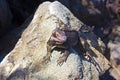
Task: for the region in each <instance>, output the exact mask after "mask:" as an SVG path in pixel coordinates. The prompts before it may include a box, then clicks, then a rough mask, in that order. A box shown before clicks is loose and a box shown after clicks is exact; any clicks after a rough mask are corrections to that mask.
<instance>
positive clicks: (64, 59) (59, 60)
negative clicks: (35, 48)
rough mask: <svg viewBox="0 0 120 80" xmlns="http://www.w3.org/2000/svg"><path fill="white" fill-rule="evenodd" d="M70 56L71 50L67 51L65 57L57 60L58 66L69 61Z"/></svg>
mask: <svg viewBox="0 0 120 80" xmlns="http://www.w3.org/2000/svg"><path fill="white" fill-rule="evenodd" d="M69 54H70V52H69V50H65V52H64V53H63V55H62V56H60V57H59V59H58V60H57V64H58V65H62V64H63V63H64V62H65V61H66V60H67V58H68V56H69Z"/></svg>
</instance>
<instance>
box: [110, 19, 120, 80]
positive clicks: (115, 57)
mask: <svg viewBox="0 0 120 80" xmlns="http://www.w3.org/2000/svg"><path fill="white" fill-rule="evenodd" d="M119 23H120V22H118V21H117V22H114V24H113V25H112V32H111V34H110V35H109V38H110V41H109V43H108V47H109V49H110V55H111V56H110V61H111V63H112V64H113V65H115V66H116V67H117V68H118V70H119V71H120V24H119ZM111 75H113V76H114V77H115V78H116V79H117V80H119V79H120V76H119V75H116V73H115V72H114V70H111Z"/></svg>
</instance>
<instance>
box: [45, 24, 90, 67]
mask: <svg viewBox="0 0 120 80" xmlns="http://www.w3.org/2000/svg"><path fill="white" fill-rule="evenodd" d="M91 30H92V29H91V28H90V27H89V26H87V25H83V26H82V27H81V28H80V29H78V30H61V29H59V28H56V29H55V30H53V32H52V35H51V37H50V39H49V41H48V45H47V51H48V53H47V55H46V56H45V57H44V60H45V61H46V60H47V61H49V60H50V57H51V51H52V50H53V48H55V47H58V48H61V49H64V54H63V56H61V57H59V59H58V60H57V63H58V64H59V65H61V64H62V63H63V62H65V61H66V60H67V57H68V56H69V54H70V50H71V48H73V47H74V46H76V45H79V46H82V47H81V48H82V49H81V50H83V49H84V47H85V46H84V45H85V42H84V40H83V39H82V38H81V37H80V35H79V34H80V33H79V32H80V31H82V32H89V31H91ZM80 44H81V45H80ZM83 53H84V54H83V55H87V56H89V55H88V54H87V53H86V52H85V50H83ZM89 58H91V59H92V57H90V56H89Z"/></svg>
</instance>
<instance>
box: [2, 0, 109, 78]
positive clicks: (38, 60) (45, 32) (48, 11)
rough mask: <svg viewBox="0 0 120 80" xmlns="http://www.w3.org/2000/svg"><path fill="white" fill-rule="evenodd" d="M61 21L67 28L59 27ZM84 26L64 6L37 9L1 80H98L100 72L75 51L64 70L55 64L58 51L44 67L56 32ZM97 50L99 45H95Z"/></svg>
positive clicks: (4, 64) (47, 4) (5, 63)
mask: <svg viewBox="0 0 120 80" xmlns="http://www.w3.org/2000/svg"><path fill="white" fill-rule="evenodd" d="M59 21H62V22H63V23H64V24H65V26H64V25H61V24H59ZM82 25H83V23H82V22H80V21H79V20H78V19H77V18H76V17H74V16H73V14H72V13H71V12H70V11H69V10H68V9H67V8H66V7H64V6H63V5H62V4H61V3H59V2H57V1H55V2H53V3H51V2H44V3H43V4H41V5H40V6H39V7H38V9H37V11H36V13H35V15H34V18H33V20H32V21H31V23H30V24H29V26H28V27H27V28H26V30H25V31H24V32H23V34H22V36H21V38H20V39H19V41H18V42H17V44H16V46H15V48H14V49H13V50H12V51H11V52H10V53H9V54H8V55H7V56H6V57H5V58H4V60H3V61H2V62H1V63H0V79H1V80H6V79H8V80H99V74H100V72H99V71H98V70H97V69H96V66H95V65H93V64H92V63H91V62H90V61H89V60H86V59H83V57H82V56H80V54H82V53H78V52H77V51H75V50H74V49H72V50H71V53H70V56H69V57H68V59H67V61H66V62H65V63H64V64H63V65H62V66H59V65H57V63H56V62H57V60H58V58H59V57H60V56H61V55H62V54H60V53H61V52H60V51H57V50H55V51H53V52H52V57H51V61H49V62H48V63H45V62H44V60H43V57H44V56H45V55H46V53H47V49H46V46H47V41H48V40H49V38H50V36H51V34H52V31H53V30H54V29H55V28H57V27H59V28H61V26H62V27H70V26H71V27H72V29H76V28H78V27H81V26H82ZM92 35H93V36H94V33H91V36H92ZM89 38H90V39H91V37H90V35H89ZM93 40H94V39H93ZM92 43H94V42H92ZM94 46H97V44H96V43H95V44H94ZM97 47H98V46H97ZM97 57H100V56H97ZM98 60H99V59H98ZM104 66H105V64H104ZM106 68H108V67H106ZM102 69H103V68H102Z"/></svg>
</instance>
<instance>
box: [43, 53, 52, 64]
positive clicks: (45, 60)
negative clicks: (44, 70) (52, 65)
mask: <svg viewBox="0 0 120 80" xmlns="http://www.w3.org/2000/svg"><path fill="white" fill-rule="evenodd" d="M50 58H51V53H50V52H48V53H47V54H46V56H45V57H43V61H44V62H46V63H48V62H49V61H51V60H50Z"/></svg>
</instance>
